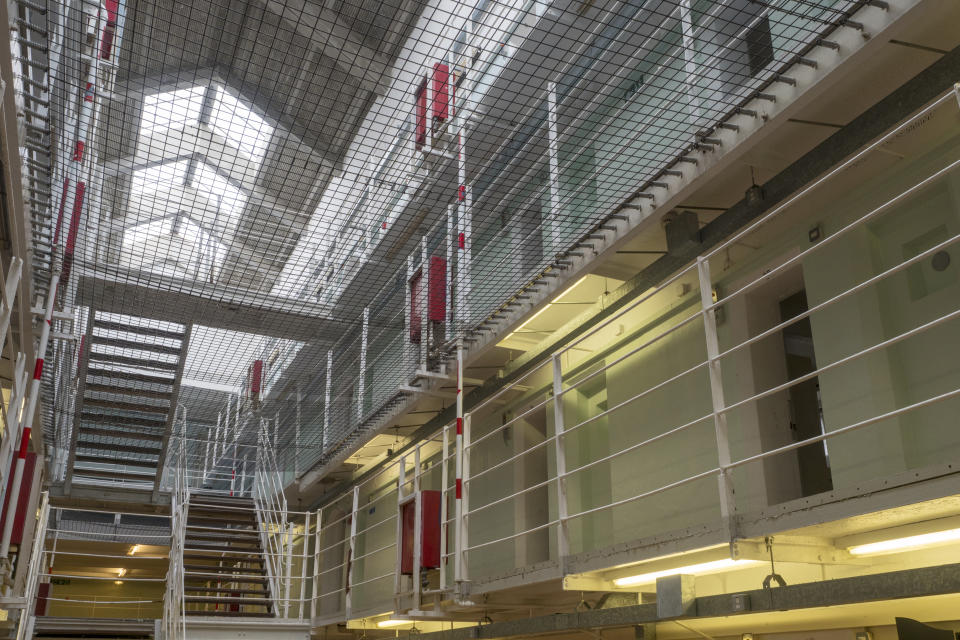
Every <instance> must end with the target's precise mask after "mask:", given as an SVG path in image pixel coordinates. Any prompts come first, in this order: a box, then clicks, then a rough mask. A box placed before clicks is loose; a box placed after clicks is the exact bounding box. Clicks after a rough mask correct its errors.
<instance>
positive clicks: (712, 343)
mask: <svg viewBox="0 0 960 640" xmlns="http://www.w3.org/2000/svg"><path fill="white" fill-rule="evenodd" d="M697 275H698V277H699V280H700V304H701V307H702V309H703V330H704V333H705V335H706V341H707V369H708V372H709V374H710V394H711V399H712V402H713V426H714V431H715V432H716V437H717V457H718V463H719V467H720V475H719V477H718V481H719V488H720V515H721V517H722V518H723V524H724V527H725V528H726V531H727V537H728V539H729V540H730V541H731V543H732V542H733V539H734V537H735V535H736V530H735V528H734V525H733V518H732V516H733V513H734V509H735V506H734V497H733V482H732V480H731V478H730V474H729V471H728V469H729V466H730V440H729V437H728V434H727V414H726V413H724V412H723V410H724V408H725V407H726V402H725V401H724V396H723V375H722V371H721V368H720V360H719V357H718V356H719V354H720V341H719V339H718V338H717V317H716V311H715V309H714V305H715V303H716V300H715V299H714V293H713V285H712V283H711V279H710V262H709V261H708V260H707V259H706V258H704V257H702V256H698V257H697Z"/></svg>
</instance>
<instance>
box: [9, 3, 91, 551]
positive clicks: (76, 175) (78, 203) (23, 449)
mask: <svg viewBox="0 0 960 640" xmlns="http://www.w3.org/2000/svg"><path fill="white" fill-rule="evenodd" d="M87 7H90V8H91V9H93V10H92V11H90V13H89V14H88V15H87V16H86V30H87V33H88V35H93V36H94V38H96V42H97V45H98V46H97V48H96V50H97V51H99V50H100V46H99V44H100V42H101V39H102V36H103V29H102V28H101V24H102V22H103V16H102V15H101V6H100V5H99V4H93V3H89V4H88V3H84V8H85V9H86V8H87ZM98 60H99V57H98V56H97V55H96V54H94V55H93V56H91V61H90V63H89V64H90V66H89V69H88V71H87V78H86V83H85V84H84V90H83V93H82V95H81V99H80V110H79V117H78V120H77V133H76V139H75V140H74V146H73V153H72V154H71V156H70V165H69V166H68V170H67V175H66V176H64V184H63V193H64V196H67V195H69V193H70V183H71V176H72V177H73V182H74V183H75V184H76V185H77V186H76V190H75V192H74V195H73V202H72V207H71V208H70V211H71V214H70V224H69V227H68V232H67V242H66V251H65V252H64V254H63V256H62V257H61V255H60V247H59V243H60V231H61V225H62V221H63V212H64V204H65V203H64V202H63V199H64V198H63V197H61V202H60V206H59V207H58V209H59V212H58V215H57V224H56V228H55V230H54V238H53V245H54V246H53V265H52V277H51V279H50V289H49V292H48V293H47V303H46V307H45V309H44V315H43V325H42V327H41V329H40V344H39V346H38V347H37V360H36V363H35V364H34V367H33V380H31V382H30V389H29V391H28V392H27V393H28V395H27V404H26V407H25V408H24V411H23V413H22V414H21V416H20V420H19V425H20V426H21V427H22V428H21V429H20V447H19V449H18V452H17V459H16V462H15V463H14V464H15V466H14V469H13V479H12V480H11V483H10V492H9V498H8V501H7V508H6V521H5V522H4V527H3V537H2V538H0V558H6V557H8V555H9V552H10V537H11V535H12V533H13V523H14V520H15V519H16V513H17V504H18V503H19V502H20V485H21V483H22V482H23V468H24V465H25V464H26V458H27V450H28V449H29V447H30V433H31V431H32V427H33V417H34V415H35V413H36V410H37V401H38V399H39V397H40V379H41V378H42V377H43V365H44V358H45V357H46V353H47V345H48V344H49V342H50V330H51V328H52V325H53V307H54V304H55V302H56V298H57V289H58V287H59V286H60V280H61V278H62V279H64V280H67V279H69V277H70V267H71V266H72V263H73V253H74V249H75V247H76V242H77V235H78V234H79V231H80V220H81V217H82V214H83V197H84V193H85V192H86V187H87V185H86V180H85V176H84V150H85V148H86V145H87V135H88V134H89V132H90V131H92V130H93V127H92V126H91V125H92V122H93V119H94V117H95V115H96V113H95V106H96V103H95V99H96V86H97V75H98V71H99V65H98Z"/></svg>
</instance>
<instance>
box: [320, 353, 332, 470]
mask: <svg viewBox="0 0 960 640" xmlns="http://www.w3.org/2000/svg"><path fill="white" fill-rule="evenodd" d="M332 377H333V349H329V350H328V351H327V379H326V380H324V390H323V433H322V434H321V437H320V453H321V454H322V453H323V452H324V451H326V449H327V438H328V437H329V435H330V390H331V386H330V385H331V378H332Z"/></svg>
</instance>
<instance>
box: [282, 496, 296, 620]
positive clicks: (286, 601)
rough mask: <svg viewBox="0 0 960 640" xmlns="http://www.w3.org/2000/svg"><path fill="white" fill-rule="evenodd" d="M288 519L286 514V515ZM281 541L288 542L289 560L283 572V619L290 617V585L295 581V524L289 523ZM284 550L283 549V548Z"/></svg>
mask: <svg viewBox="0 0 960 640" xmlns="http://www.w3.org/2000/svg"><path fill="white" fill-rule="evenodd" d="M284 519H286V514H284ZM280 535H281V539H283V540H285V541H286V547H287V559H286V567H285V568H284V570H283V578H284V579H283V583H284V587H283V617H284V618H289V617H290V583H291V582H292V581H293V523H292V522H288V523H287V530H286V531H283V532H282V533H281V534H280ZM281 549H283V547H281Z"/></svg>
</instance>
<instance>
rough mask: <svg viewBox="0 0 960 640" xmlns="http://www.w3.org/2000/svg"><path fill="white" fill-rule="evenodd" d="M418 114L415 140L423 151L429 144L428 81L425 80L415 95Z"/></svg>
mask: <svg viewBox="0 0 960 640" xmlns="http://www.w3.org/2000/svg"><path fill="white" fill-rule="evenodd" d="M413 96H414V103H415V109H414V112H415V113H416V127H415V129H414V140H415V142H416V145H417V149H422V148H423V145H425V144H426V143H427V80H426V78H424V80H423V82H421V83H420V87H419V88H417V90H416V92H414V94H413Z"/></svg>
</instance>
